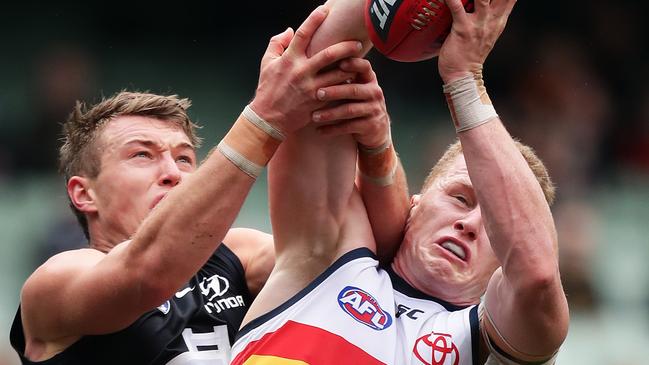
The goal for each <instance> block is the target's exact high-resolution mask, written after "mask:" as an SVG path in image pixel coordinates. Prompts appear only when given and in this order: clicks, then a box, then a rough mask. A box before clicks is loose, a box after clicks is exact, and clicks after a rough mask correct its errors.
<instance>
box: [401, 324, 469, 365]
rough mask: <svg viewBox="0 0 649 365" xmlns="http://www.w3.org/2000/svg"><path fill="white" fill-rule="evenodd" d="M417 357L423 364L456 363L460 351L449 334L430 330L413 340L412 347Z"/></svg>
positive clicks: (455, 364) (444, 364) (440, 364)
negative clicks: (413, 344) (413, 345)
mask: <svg viewBox="0 0 649 365" xmlns="http://www.w3.org/2000/svg"><path fill="white" fill-rule="evenodd" d="M412 352H413V353H414V354H415V356H416V357H417V359H419V361H421V363H422V364H425V365H458V364H459V363H460V353H459V352H458V350H457V346H455V344H454V343H453V339H452V338H451V335H447V334H445V333H435V332H432V333H431V334H430V335H426V336H423V337H420V338H419V339H417V341H415V347H414V348H413V349H412Z"/></svg>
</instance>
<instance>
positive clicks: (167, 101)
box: [59, 91, 201, 237]
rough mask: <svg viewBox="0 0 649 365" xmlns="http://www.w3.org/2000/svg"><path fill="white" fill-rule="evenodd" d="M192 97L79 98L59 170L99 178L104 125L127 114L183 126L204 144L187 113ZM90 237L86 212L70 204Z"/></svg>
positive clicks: (129, 94)
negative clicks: (93, 100)
mask: <svg viewBox="0 0 649 365" xmlns="http://www.w3.org/2000/svg"><path fill="white" fill-rule="evenodd" d="M190 106H191V101H190V100H189V99H184V98H183V99H181V98H179V97H178V96H177V95H156V94H150V93H145V92H130V91H121V92H118V93H116V94H114V95H113V96H111V97H108V98H102V100H101V101H100V102H99V103H97V104H95V105H92V106H90V107H88V106H87V105H86V104H85V103H83V102H81V101H77V103H76V105H75V107H74V109H73V110H72V113H70V116H69V117H68V119H67V121H66V122H65V123H64V124H63V138H62V141H63V145H62V146H61V148H60V150H59V171H60V172H61V173H62V174H63V175H64V176H65V180H66V182H67V181H68V180H69V179H70V178H71V177H72V176H77V175H78V176H87V177H90V178H95V177H97V175H99V172H100V169H101V156H100V154H99V153H98V150H99V149H98V148H96V147H97V146H96V142H97V140H98V137H99V136H100V134H101V131H102V130H103V127H104V126H105V125H106V123H107V122H109V121H110V120H112V119H114V118H116V117H120V116H127V115H137V116H147V117H151V118H155V119H159V120H163V121H168V122H170V123H174V124H176V125H178V126H179V127H180V128H182V129H183V131H184V132H185V134H186V135H187V137H188V138H189V140H190V141H191V143H192V145H194V146H195V147H196V148H198V147H199V146H200V143H201V139H200V138H199V137H198V136H197V135H196V129H197V128H199V126H198V125H196V124H195V123H194V122H192V121H191V120H190V118H189V116H188V115H187V109H188V108H189V107H190ZM70 206H71V208H72V210H73V212H74V213H75V215H76V216H77V219H78V220H79V223H80V224H81V226H82V228H83V230H84V233H85V234H86V237H88V222H87V219H86V217H85V215H84V214H83V213H82V212H80V211H78V210H77V209H76V207H75V206H74V205H73V204H70Z"/></svg>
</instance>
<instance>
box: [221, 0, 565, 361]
mask: <svg viewBox="0 0 649 365" xmlns="http://www.w3.org/2000/svg"><path fill="white" fill-rule="evenodd" d="M515 2H516V1H515V0H491V1H489V0H476V1H475V11H474V12H473V13H467V12H466V11H465V9H464V7H463V6H462V3H461V1H460V0H447V1H446V3H447V4H448V6H449V8H450V9H451V13H452V16H453V20H454V21H453V26H452V30H451V33H450V35H449V36H448V38H447V39H446V41H445V43H444V45H443V47H442V49H441V52H440V55H439V60H438V71H439V74H440V76H441V78H442V80H443V81H444V83H445V85H444V92H445V94H446V95H447V100H448V102H449V108H450V110H451V114H452V118H453V122H454V125H455V128H456V132H457V135H458V139H459V141H458V142H457V143H455V144H453V145H452V146H451V147H450V148H449V149H448V150H447V153H445V155H444V156H443V157H442V158H441V159H440V161H439V163H438V164H437V165H436V166H435V167H434V168H433V170H432V171H431V174H430V176H429V178H428V179H427V182H426V184H425V186H424V188H423V189H422V191H421V193H420V194H418V195H415V196H414V197H413V198H412V199H411V210H410V216H409V218H408V224H407V226H406V227H405V236H404V238H403V241H402V242H401V245H400V247H399V248H398V251H397V253H396V256H395V258H394V261H393V262H392V264H391V265H390V266H389V267H388V268H386V269H381V268H378V261H376V260H375V257H374V256H373V254H372V252H373V251H374V250H375V242H374V239H373V235H372V232H371V229H370V226H369V221H368V219H367V215H366V211H365V206H364V205H363V203H362V201H361V198H360V194H359V193H358V191H357V190H356V188H355V186H354V184H353V183H352V180H353V178H354V176H355V169H356V166H357V155H356V143H355V141H354V140H352V138H351V137H349V136H331V135H329V136H326V137H325V138H323V136H322V133H318V129H319V128H322V126H323V125H329V124H332V125H338V126H348V127H349V126H352V125H353V124H354V122H355V121H358V120H365V119H367V118H377V113H378V114H381V113H383V114H384V115H385V116H384V117H385V118H387V114H385V108H384V107H383V108H376V107H375V105H376V101H377V100H379V101H380V102H382V101H383V95H382V92H381V89H380V87H379V86H378V84H377V81H376V77H375V75H374V73H373V72H372V71H371V68H370V66H369V63H367V61H365V60H360V59H352V60H348V61H344V62H343V63H342V64H341V68H343V69H350V70H351V69H354V70H358V72H359V74H360V76H359V77H358V78H357V79H356V80H355V82H354V83H353V84H348V85H339V86H332V87H327V88H323V89H322V90H319V92H318V94H317V95H318V97H319V98H321V99H322V100H329V98H331V99H332V100H333V99H336V100H337V99H340V98H341V97H342V96H344V97H345V98H347V99H349V102H347V103H346V104H344V105H334V106H332V107H328V108H325V109H323V110H320V111H317V112H315V113H314V114H313V121H314V124H312V125H307V126H306V127H305V128H303V129H300V130H298V131H296V132H295V133H294V134H292V135H290V136H288V138H287V140H286V142H285V143H284V144H283V145H282V146H281V147H280V148H279V150H278V151H277V153H276V155H275V156H274V158H273V161H271V169H270V171H269V182H270V206H271V218H272V223H273V232H274V237H275V247H276V253H277V264H276V266H275V268H274V270H273V272H272V273H271V276H270V278H269V280H268V282H267V285H266V286H265V287H264V289H262V291H261V293H260V294H259V296H258V297H257V300H256V301H255V302H254V303H253V305H252V307H251V310H250V311H249V312H248V314H247V315H246V318H245V319H244V326H243V327H242V329H241V331H240V333H239V334H238V335H237V341H236V343H235V345H234V347H233V356H234V360H233V364H235V365H238V364H244V363H245V364H265V363H287V364H289V363H308V364H311V365H316V364H330V363H333V362H334V361H337V362H340V363H361V364H395V365H397V364H398V365H401V364H444V365H447V364H451V365H458V364H459V365H469V364H483V363H485V362H486V363H488V364H528V363H534V364H551V363H554V359H555V358H556V354H557V352H558V349H559V347H560V345H561V344H562V342H563V340H564V339H565V337H566V334H567V330H568V322H569V315H568V306H567V301H566V299H565V294H564V292H563V288H562V285H561V280H560V276H559V271H558V256H557V235H556V231H555V227H554V222H553V218H552V214H551V212H550V208H549V204H550V203H551V202H552V200H553V198H554V188H553V186H552V183H551V181H550V179H549V177H548V174H547V171H546V170H545V167H544V166H543V164H542V162H541V161H540V160H539V159H538V158H537V157H536V156H535V155H534V153H533V152H532V150H531V149H530V148H528V147H526V146H524V145H522V144H520V143H518V142H516V141H515V140H514V139H513V138H512V137H511V136H510V135H509V133H508V132H507V130H506V129H505V127H504V126H503V123H502V122H501V120H500V118H499V117H498V115H497V114H496V112H495V109H494V108H493V106H492V104H491V101H490V100H489V97H488V95H487V93H486V89H485V87H484V84H483V83H482V65H483V64H484V62H485V60H486V57H487V56H488V54H489V53H490V52H491V50H492V48H493V46H494V44H495V42H496V40H497V39H498V38H499V36H500V34H501V33H502V31H503V30H504V27H505V24H506V22H507V19H508V17H509V15H510V13H511V11H512V9H513V7H514V4H515ZM363 3H364V1H361V0H359V1H349V0H329V1H328V3H327V6H329V7H330V16H329V18H328V19H327V20H326V21H325V23H324V25H323V26H322V27H321V28H320V29H319V30H318V33H316V34H315V36H314V40H313V42H312V44H311V46H312V48H311V52H315V51H317V50H319V49H322V48H324V47H325V46H327V45H328V44H330V43H331V42H333V41H336V40H340V39H366V38H365V37H364V35H363V29H362V28H363V26H362V16H363V13H362V12H363V5H364V4H363ZM350 110H353V111H354V112H355V113H354V116H353V118H349V116H348V115H347V113H349V111H350ZM340 119H343V120H342V121H340ZM330 128H332V127H330ZM371 147H373V148H363V147H362V146H361V148H360V149H361V152H360V153H359V154H358V168H359V169H360V170H361V174H360V175H361V176H362V178H361V180H362V181H363V183H365V184H376V185H377V186H379V187H380V188H386V189H390V188H391V186H392V184H393V183H394V181H393V179H392V177H393V175H392V172H393V171H394V166H395V163H396V161H397V158H396V156H395V154H394V149H393V148H392V144H391V141H390V140H389V139H387V140H386V141H385V142H384V143H383V144H381V145H380V146H378V147H377V146H371ZM395 196H396V197H398V195H395Z"/></svg>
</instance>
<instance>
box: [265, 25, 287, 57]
mask: <svg viewBox="0 0 649 365" xmlns="http://www.w3.org/2000/svg"><path fill="white" fill-rule="evenodd" d="M294 34H295V33H294V32H293V29H292V28H291V27H288V28H286V30H285V31H283V32H282V33H280V34H278V35H276V36H274V37H272V38H271V39H270V42H269V43H268V48H266V53H264V57H263V58H264V59H267V58H270V59H275V58H278V57H280V56H281V55H282V54H284V51H285V50H286V48H287V47H288V45H289V44H290V43H291V40H292V39H293V35H294Z"/></svg>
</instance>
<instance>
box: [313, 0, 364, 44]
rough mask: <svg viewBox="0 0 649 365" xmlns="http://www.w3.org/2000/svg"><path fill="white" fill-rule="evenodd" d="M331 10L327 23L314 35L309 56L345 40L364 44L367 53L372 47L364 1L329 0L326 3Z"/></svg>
mask: <svg viewBox="0 0 649 365" xmlns="http://www.w3.org/2000/svg"><path fill="white" fill-rule="evenodd" d="M325 6H327V7H328V8H329V9H330V10H329V11H330V13H329V16H328V17H327V19H326V20H325V22H324V23H323V24H322V26H320V28H318V31H317V32H316V33H315V34H314V35H313V40H312V42H311V46H310V47H309V49H308V54H309V55H312V54H314V53H316V52H318V51H320V50H322V49H324V48H325V47H327V46H330V45H332V44H334V43H337V42H340V41H344V40H356V41H361V42H363V52H362V54H365V53H367V52H368V51H369V50H370V48H371V47H372V43H371V42H370V40H369V35H368V34H367V30H366V29H365V25H364V19H363V11H364V7H365V1H364V0H327V2H326V3H325Z"/></svg>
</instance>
